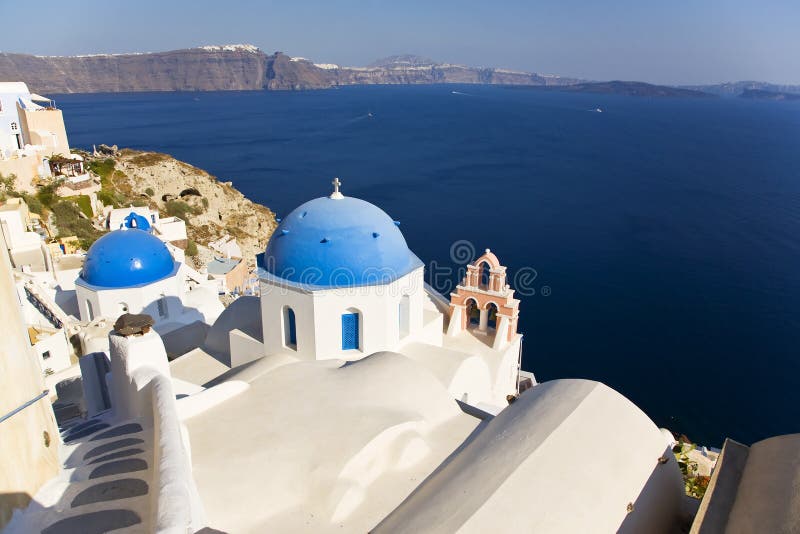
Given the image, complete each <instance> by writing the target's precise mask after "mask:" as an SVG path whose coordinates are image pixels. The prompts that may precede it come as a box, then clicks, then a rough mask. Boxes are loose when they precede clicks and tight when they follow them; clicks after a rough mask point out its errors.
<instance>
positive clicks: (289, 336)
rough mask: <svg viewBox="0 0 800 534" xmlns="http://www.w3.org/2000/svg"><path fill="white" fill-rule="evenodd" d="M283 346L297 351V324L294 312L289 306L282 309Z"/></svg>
mask: <svg viewBox="0 0 800 534" xmlns="http://www.w3.org/2000/svg"><path fill="white" fill-rule="evenodd" d="M283 344H284V345H285V346H286V347H287V348H290V349H294V350H297V323H296V321H295V318H294V310H293V309H291V308H290V307H289V306H284V307H283Z"/></svg>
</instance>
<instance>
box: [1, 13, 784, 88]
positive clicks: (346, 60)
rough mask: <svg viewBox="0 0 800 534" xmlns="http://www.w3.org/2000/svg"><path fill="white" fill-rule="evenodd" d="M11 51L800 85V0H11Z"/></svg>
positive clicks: (6, 42) (7, 40)
mask: <svg viewBox="0 0 800 534" xmlns="http://www.w3.org/2000/svg"><path fill="white" fill-rule="evenodd" d="M0 18H2V19H5V20H7V21H13V23H11V24H9V23H6V24H4V28H3V32H2V33H0V50H2V51H3V52H26V53H32V54H42V55H72V54H89V53H100V52H113V53H118V52H137V51H143V52H146V51H160V50H171V49H176V48H188V47H193V46H198V45H203V44H227V43H252V44H255V45H257V46H259V47H260V48H262V49H263V50H264V51H266V52H273V51H275V50H281V51H284V52H286V53H287V54H290V55H293V56H303V57H307V58H310V59H313V60H314V61H316V62H318V63H321V62H325V63H339V64H342V65H365V64H367V63H369V62H371V61H373V60H374V59H377V58H379V57H383V56H387V55H390V54H399V53H414V54H419V55H423V56H427V57H430V58H432V59H435V60H439V61H448V62H452V63H463V64H468V65H475V66H493V67H506V68H513V69H519V70H528V71H535V72H541V73H555V74H562V75H568V76H578V77H583V78H589V79H597V80H608V79H624V80H643V81H649V82H654V83H676V84H677V83H705V82H718V81H733V80H746V79H755V80H764V81H772V82H777V83H800V0H707V1H693V0H660V1H657V2H656V1H652V0H549V1H547V2H543V1H536V0H528V1H524V0H508V1H491V0H483V1H475V0H459V1H452V0H445V1H437V0H427V1H418V0H402V1H401V0H396V1H393V2H390V1H384V0H361V1H358V0H344V1H342V0H309V1H292V0H282V1H280V2H273V1H269V0H264V1H246V0H226V1H210V0H198V1H194V2H186V3H183V2H176V1H170V0H158V1H156V0H135V1H130V0H128V1H126V2H117V1H116V0H103V1H94V0H89V1H84V0H69V1H66V0H35V1H33V2H27V1H18V0H13V1H12V0H0Z"/></svg>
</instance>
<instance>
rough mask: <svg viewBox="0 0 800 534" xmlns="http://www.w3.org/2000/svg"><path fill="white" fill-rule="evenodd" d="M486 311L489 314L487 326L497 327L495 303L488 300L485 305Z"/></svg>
mask: <svg viewBox="0 0 800 534" xmlns="http://www.w3.org/2000/svg"><path fill="white" fill-rule="evenodd" d="M486 312H487V313H488V314H489V317H488V320H487V325H488V326H489V328H497V305H496V304H495V303H494V302H490V303H489V305H488V306H487V307H486Z"/></svg>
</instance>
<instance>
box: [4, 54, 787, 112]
mask: <svg viewBox="0 0 800 534" xmlns="http://www.w3.org/2000/svg"><path fill="white" fill-rule="evenodd" d="M2 80H5V81H18V80H22V81H25V82H26V83H27V84H28V86H29V87H30V88H31V89H32V90H33V91H35V92H38V93H46V94H64V93H118V92H137V91H261V90H268V91H281V90H307V89H328V88H333V87H341V86H348V85H379V84H386V85H403V84H408V85H412V84H413V85H420V84H448V83H453V84H485V85H509V86H520V87H538V88H548V89H554V90H565V91H572V92H589V93H605V94H623V95H634V96H648V97H704V96H707V95H709V94H713V95H718V96H738V95H741V94H742V93H743V92H744V91H746V90H763V91H771V92H773V93H785V94H787V95H790V94H800V86H777V85H772V84H766V83H763V82H735V83H726V84H717V85H705V86H682V87H669V86H663V85H652V84H648V83H643V82H636V81H603V82H596V81H589V80H582V79H579V78H571V77H565V76H558V75H553V74H540V73H535V72H524V71H517V70H510V69H502V68H495V67H470V66H466V65H457V64H451V63H442V62H438V61H434V60H431V59H428V58H424V57H421V56H416V55H411V54H405V55H396V56H390V57H387V58H384V59H380V60H377V61H375V62H373V63H370V64H369V65H367V66H366V67H346V66H340V65H336V64H333V63H315V62H313V61H311V60H309V59H306V58H302V57H291V56H289V55H287V54H284V53H283V52H275V53H274V54H266V53H264V52H263V51H262V50H260V49H259V48H258V47H256V46H254V45H249V44H239V45H222V46H201V47H198V48H189V49H183V50H172V51H167V52H153V53H129V54H92V55H82V56H35V55H30V54H17V53H7V52H6V53H0V81H2ZM768 96H769V95H768ZM745 98H753V96H745ZM775 99H779V98H775ZM785 99H790V98H785Z"/></svg>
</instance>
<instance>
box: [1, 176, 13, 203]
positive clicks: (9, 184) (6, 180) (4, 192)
mask: <svg viewBox="0 0 800 534" xmlns="http://www.w3.org/2000/svg"><path fill="white" fill-rule="evenodd" d="M16 180H17V175H15V174H9V175H8V176H3V175H2V174H0V200H5V199H6V198H7V197H10V196H11V197H13V196H16V195H15V193H16V191H15V190H14V182H15V181H16Z"/></svg>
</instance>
